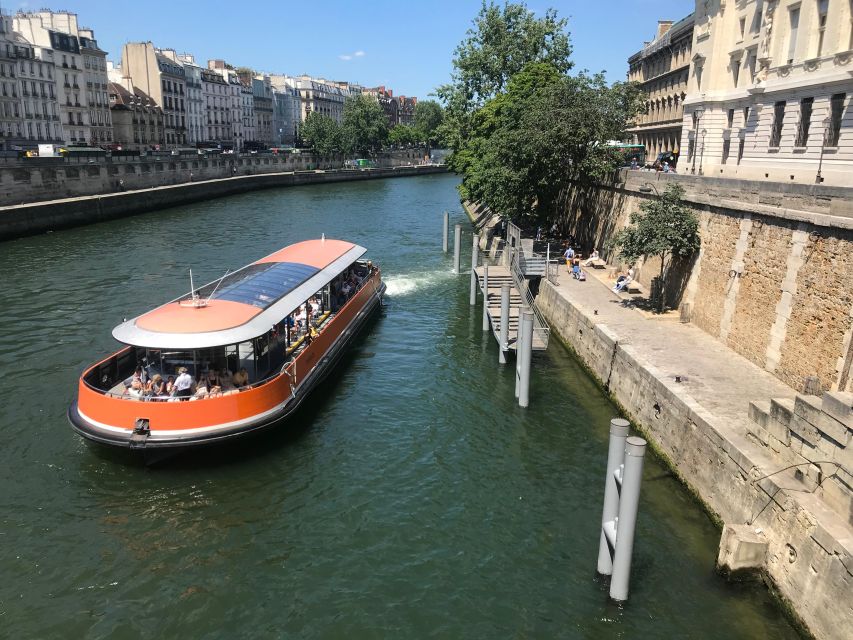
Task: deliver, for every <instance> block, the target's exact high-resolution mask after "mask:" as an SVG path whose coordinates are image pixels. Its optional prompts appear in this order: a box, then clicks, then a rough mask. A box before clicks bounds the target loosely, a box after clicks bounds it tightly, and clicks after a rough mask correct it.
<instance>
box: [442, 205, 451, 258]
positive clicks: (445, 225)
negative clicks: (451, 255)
mask: <svg viewBox="0 0 853 640" xmlns="http://www.w3.org/2000/svg"><path fill="white" fill-rule="evenodd" d="M441 232H442V240H441V249H442V251H444V253H447V241H448V236H449V235H450V214H449V213H448V212H447V211H445V212H444V221H443V222H442V225H441Z"/></svg>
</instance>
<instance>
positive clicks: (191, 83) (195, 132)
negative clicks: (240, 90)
mask: <svg viewBox="0 0 853 640" xmlns="http://www.w3.org/2000/svg"><path fill="white" fill-rule="evenodd" d="M163 53H164V54H166V55H169V53H174V52H173V51H170V52H166V51H164V52H163ZM169 57H171V55H169ZM174 60H175V62H178V63H180V64H181V65H182V66H183V67H184V83H185V84H186V88H187V99H186V108H187V121H186V122H187V144H188V145H190V146H192V147H197V146H198V145H199V143H201V142H202V141H203V140H204V139H205V135H204V126H205V123H204V120H205V108H204V96H203V92H202V86H201V72H202V71H203V69H202V68H201V67H200V66H198V65H197V64H196V62H195V57H194V56H193V55H192V54H191V53H179V54H175V57H174Z"/></svg>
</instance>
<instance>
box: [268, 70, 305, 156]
mask: <svg viewBox="0 0 853 640" xmlns="http://www.w3.org/2000/svg"><path fill="white" fill-rule="evenodd" d="M270 84H271V85H272V89H273V134H274V138H275V144H277V145H278V146H285V145H288V146H290V145H294V144H296V138H297V130H298V128H299V122H300V108H301V107H300V100H299V91H298V90H297V89H296V88H294V87H291V86H289V85H288V84H287V82H286V81H285V76H283V75H277V74H272V75H271V76H270Z"/></svg>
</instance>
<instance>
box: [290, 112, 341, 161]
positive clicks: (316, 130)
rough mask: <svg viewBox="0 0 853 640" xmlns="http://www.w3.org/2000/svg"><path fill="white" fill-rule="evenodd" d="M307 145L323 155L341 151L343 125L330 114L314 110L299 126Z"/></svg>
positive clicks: (300, 133)
mask: <svg viewBox="0 0 853 640" xmlns="http://www.w3.org/2000/svg"><path fill="white" fill-rule="evenodd" d="M299 135H300V137H301V138H302V141H303V142H304V143H305V145H306V146H308V147H311V148H312V149H314V151H316V152H317V153H321V154H323V155H327V154H332V153H339V152H340V151H341V126H340V125H339V124H338V123H337V122H336V121H335V120H334V118H330V117H329V116H326V115H323V114H321V113H318V112H316V111H312V112H311V113H309V114H308V116H307V117H306V118H305V122H303V123H302V126H301V127H300V128H299Z"/></svg>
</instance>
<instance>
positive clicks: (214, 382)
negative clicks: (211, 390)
mask: <svg viewBox="0 0 853 640" xmlns="http://www.w3.org/2000/svg"><path fill="white" fill-rule="evenodd" d="M205 382H206V383H207V386H208V387H214V386H216V387H221V386H222V380H221V379H220V377H219V374H218V373H217V372H216V369H213V368H211V369H208V371H207V379H206V380H205Z"/></svg>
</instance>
